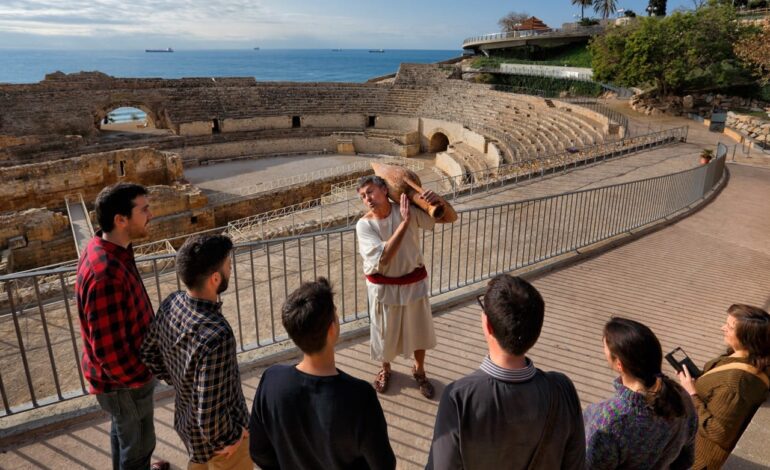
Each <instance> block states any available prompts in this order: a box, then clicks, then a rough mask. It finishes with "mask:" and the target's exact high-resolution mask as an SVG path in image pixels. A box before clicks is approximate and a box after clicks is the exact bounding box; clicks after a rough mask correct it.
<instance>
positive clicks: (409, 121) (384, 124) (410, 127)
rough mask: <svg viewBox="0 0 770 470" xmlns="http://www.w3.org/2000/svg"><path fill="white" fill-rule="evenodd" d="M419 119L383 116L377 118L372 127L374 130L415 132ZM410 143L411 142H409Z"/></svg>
mask: <svg viewBox="0 0 770 470" xmlns="http://www.w3.org/2000/svg"><path fill="white" fill-rule="evenodd" d="M419 121H420V119H419V118H417V117H407V116H395V115H384V116H377V119H375V122H374V127H375V128H376V129H394V130H400V131H416V130H417V128H418V126H419ZM410 143H411V142H410Z"/></svg>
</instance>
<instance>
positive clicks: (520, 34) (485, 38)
mask: <svg viewBox="0 0 770 470" xmlns="http://www.w3.org/2000/svg"><path fill="white" fill-rule="evenodd" d="M604 29H605V28H604V26H601V25H594V26H580V27H575V28H569V29H564V28H556V29H553V28H552V29H550V30H548V31H542V32H541V31H508V32H504V33H491V34H482V35H481V36H474V37H470V38H466V39H465V40H463V47H466V46H468V45H470V44H474V43H485V42H496V41H506V40H509V39H519V38H529V37H533V36H537V37H554V36H555V37H559V36H574V35H585V34H591V35H593V34H599V33H601V32H602V31H604Z"/></svg>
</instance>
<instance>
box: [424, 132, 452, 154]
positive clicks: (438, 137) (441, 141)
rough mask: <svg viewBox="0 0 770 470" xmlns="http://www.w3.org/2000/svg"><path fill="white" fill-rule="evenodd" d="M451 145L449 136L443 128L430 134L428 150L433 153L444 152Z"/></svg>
mask: <svg viewBox="0 0 770 470" xmlns="http://www.w3.org/2000/svg"><path fill="white" fill-rule="evenodd" d="M448 147H449V137H448V136H447V134H446V133H445V132H444V131H443V130H437V131H435V132H434V133H433V135H431V136H430V140H429V144H428V151H429V152H431V153H438V152H443V151H445V150H446V149H447V148H448Z"/></svg>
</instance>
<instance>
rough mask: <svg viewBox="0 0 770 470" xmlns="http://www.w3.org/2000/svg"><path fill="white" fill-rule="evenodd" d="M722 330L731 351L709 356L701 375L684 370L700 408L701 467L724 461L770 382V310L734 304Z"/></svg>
mask: <svg viewBox="0 0 770 470" xmlns="http://www.w3.org/2000/svg"><path fill="white" fill-rule="evenodd" d="M722 332H723V333H724V342H725V344H726V345H727V348H728V349H727V353H725V354H723V355H721V356H719V357H717V358H716V359H712V360H711V361H709V362H707V363H706V365H705V366H704V367H703V375H701V376H700V377H699V378H698V379H697V380H695V379H693V378H692V377H690V374H689V373H687V372H680V373H679V380H680V381H681V383H682V386H683V387H684V388H685V389H686V390H687V392H688V393H689V394H690V395H691V396H692V399H693V401H694V402H695V407H696V408H697V410H698V436H697V438H696V440H695V464H694V465H693V468H694V469H696V470H702V469H704V468H705V469H708V470H711V469H717V468H721V467H722V464H724V462H725V460H727V457H729V456H730V452H732V450H733V448H734V447H735V444H737V443H738V439H739V438H740V437H741V434H743V431H744V430H745V429H746V427H747V426H748V425H749V422H750V421H751V418H752V417H753V416H754V413H755V412H756V411H757V408H759V406H760V405H761V404H762V403H764V401H765V400H766V399H767V395H768V387H770V379H768V369H769V366H770V315H768V313H767V312H766V311H764V310H762V309H760V308H757V307H752V306H750V305H743V304H735V305H732V306H730V308H729V309H727V320H726V322H725V324H724V325H723V326H722ZM685 370H686V369H685Z"/></svg>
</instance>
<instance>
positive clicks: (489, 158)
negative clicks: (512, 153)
mask: <svg viewBox="0 0 770 470" xmlns="http://www.w3.org/2000/svg"><path fill="white" fill-rule="evenodd" d="M484 159H485V160H486V162H487V166H489V167H490V168H495V169H496V168H499V167H500V165H501V164H502V163H503V156H502V154H501V153H500V149H499V148H498V147H497V145H496V144H495V143H494V142H489V143H487V151H486V153H485V154H484Z"/></svg>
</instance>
